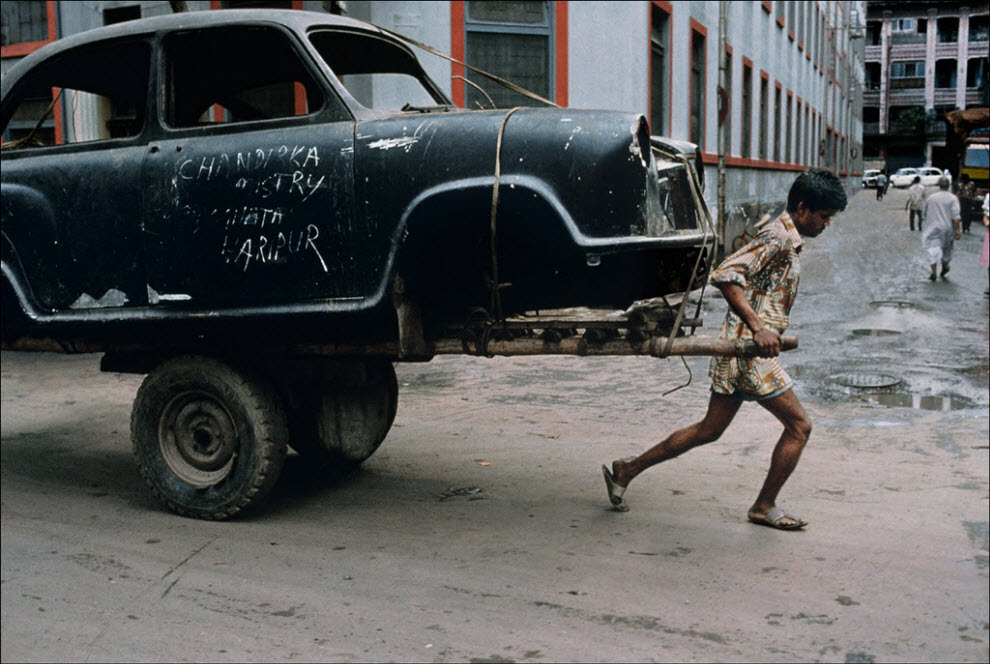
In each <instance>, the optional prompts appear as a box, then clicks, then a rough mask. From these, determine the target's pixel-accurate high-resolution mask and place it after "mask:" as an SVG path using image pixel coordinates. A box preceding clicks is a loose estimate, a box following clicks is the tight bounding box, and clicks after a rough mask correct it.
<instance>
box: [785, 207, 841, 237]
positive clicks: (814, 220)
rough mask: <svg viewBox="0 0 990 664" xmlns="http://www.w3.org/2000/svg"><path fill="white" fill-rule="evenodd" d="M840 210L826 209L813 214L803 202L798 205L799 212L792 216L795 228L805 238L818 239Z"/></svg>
mask: <svg viewBox="0 0 990 664" xmlns="http://www.w3.org/2000/svg"><path fill="white" fill-rule="evenodd" d="M838 212H839V211H838V210H835V209H829V208H825V209H823V210H815V211H814V212H812V211H811V210H810V209H809V208H808V207H807V206H806V205H805V204H804V203H803V202H802V203H798V207H797V210H796V211H795V212H794V214H793V215H792V219H793V220H794V226H795V227H796V228H797V229H798V233H800V234H801V235H804V236H805V237H818V236H819V235H821V233H822V231H823V230H825V229H826V228H828V226H829V224H831V223H832V217H834V216H835V215H836V214H838Z"/></svg>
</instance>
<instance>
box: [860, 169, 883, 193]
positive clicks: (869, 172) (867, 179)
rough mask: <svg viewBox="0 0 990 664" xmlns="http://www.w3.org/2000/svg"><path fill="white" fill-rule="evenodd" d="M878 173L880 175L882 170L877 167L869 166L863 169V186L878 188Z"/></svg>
mask: <svg viewBox="0 0 990 664" xmlns="http://www.w3.org/2000/svg"><path fill="white" fill-rule="evenodd" d="M878 175H880V171H879V170H877V169H875V168H868V169H866V170H865V171H863V186H864V187H866V188H867V189H876V188H877V176H878Z"/></svg>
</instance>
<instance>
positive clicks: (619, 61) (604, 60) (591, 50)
mask: <svg viewBox="0 0 990 664" xmlns="http://www.w3.org/2000/svg"><path fill="white" fill-rule="evenodd" d="M649 9H650V6H649V3H647V2H571V3H570V4H569V6H568V17H567V19H568V20H567V31H568V44H569V54H568V67H567V78H568V87H569V90H568V97H569V98H568V106H570V107H571V108H594V109H615V110H621V111H629V112H633V113H644V114H645V113H646V111H647V108H648V107H649V87H648V85H647V83H648V81H646V80H645V79H644V77H643V76H640V75H637V74H638V73H641V72H645V71H648V69H649V62H648V59H649V54H650V14H649Z"/></svg>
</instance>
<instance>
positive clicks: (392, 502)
mask: <svg viewBox="0 0 990 664" xmlns="http://www.w3.org/2000/svg"><path fill="white" fill-rule="evenodd" d="M904 196H905V195H904V193H903V192H901V191H898V190H894V189H892V190H891V191H890V193H889V194H888V197H887V198H886V199H885V200H884V201H883V202H881V203H878V202H877V201H875V200H874V197H873V193H872V192H864V193H862V194H859V195H857V196H856V197H854V198H853V199H852V201H851V204H850V207H849V210H848V211H847V212H845V213H843V214H842V215H841V216H839V217H838V218H837V220H836V223H835V224H834V225H833V227H832V228H830V229H828V230H826V232H825V233H824V234H823V235H822V236H821V237H820V238H817V239H813V240H810V241H809V242H808V249H807V252H806V253H805V255H804V257H803V259H802V283H801V289H800V294H799V296H798V300H797V304H796V307H795V310H794V312H793V317H792V323H793V326H792V329H791V331H790V332H791V333H793V334H796V335H797V336H798V337H799V338H800V340H801V345H800V348H799V349H798V350H795V351H791V352H788V353H786V354H785V355H784V357H783V358H782V361H783V362H784V364H785V366H786V367H787V368H788V371H789V372H790V373H791V374H792V375H793V376H794V377H795V378H796V379H797V381H798V385H797V388H796V389H797V391H798V394H799V396H800V397H801V399H802V400H803V401H804V403H805V406H806V408H807V410H808V412H809V414H810V415H811V417H812V419H813V420H814V422H815V430H814V433H813V434H812V439H811V442H810V444H809V447H808V449H807V450H806V452H805V454H804V457H803V458H802V461H801V464H800V465H799V467H798V469H797V471H796V472H795V474H794V476H793V477H792V478H791V480H790V482H789V483H788V485H787V486H786V487H785V489H784V491H783V493H782V495H781V502H782V504H784V505H785V506H787V507H789V508H790V509H792V510H794V511H795V512H797V513H798V514H799V515H801V516H802V517H804V518H807V519H808V520H809V521H810V525H809V527H808V529H807V530H806V531H804V532H797V533H794V532H790V533H786V532H780V531H773V530H770V529H767V528H761V527H758V526H754V525H752V524H749V523H748V522H747V521H746V519H745V513H746V509H747V507H748V506H749V504H750V503H751V502H752V500H753V497H754V495H755V493H756V491H757V488H758V486H759V483H760V482H761V481H762V478H763V475H764V473H765V469H766V465H767V461H768V457H769V453H770V450H771V448H772V443H773V440H774V439H775V438H776V436H777V435H778V432H779V426H778V425H777V423H776V422H775V421H774V420H773V418H772V417H771V416H769V415H768V414H767V413H765V412H763V411H762V409H760V408H759V407H758V406H755V405H746V406H744V407H743V409H742V410H741V412H740V415H739V416H738V417H737V419H736V421H735V422H734V423H733V425H732V426H731V427H730V429H729V430H728V431H727V432H726V434H725V436H724V437H723V439H722V440H720V441H718V442H717V443H715V444H712V445H710V446H707V447H704V448H701V449H697V450H693V451H692V452H690V453H688V454H686V455H684V456H683V457H681V458H679V459H676V460H673V461H671V462H670V463H668V464H664V465H662V466H660V467H659V468H655V469H653V470H651V471H649V472H648V473H646V474H644V475H643V476H642V477H641V478H639V479H638V480H637V481H636V482H635V483H634V484H633V485H632V486H631V487H630V490H629V492H628V493H627V497H628V502H629V503H630V505H631V506H632V510H631V511H630V512H628V513H617V512H613V511H611V510H609V509H608V507H607V504H606V499H605V494H604V490H603V482H602V478H601V472H600V470H599V466H600V465H601V464H602V463H605V462H608V461H609V460H611V459H613V458H616V457H622V456H627V455H629V454H634V453H637V452H639V451H641V450H642V449H643V448H644V447H646V446H648V445H650V444H652V443H654V442H656V440H658V439H659V438H661V437H662V436H663V435H665V434H666V433H667V432H669V431H670V430H671V429H673V428H675V427H677V426H681V425H683V424H686V423H688V422H690V421H692V420H693V419H696V418H698V417H700V416H701V414H702V413H703V410H704V404H705V403H706V401H707V393H708V386H707V380H706V375H705V371H706V368H707V360H705V359H704V358H693V359H689V360H688V361H687V363H686V365H685V364H682V363H681V361H680V360H678V359H667V360H655V359H648V358H630V357H623V358H601V357H599V358H586V359H582V358H560V357H536V358H509V359H505V358H500V359H492V360H488V359H478V358H467V357H444V358H437V359H435V360H434V361H432V362H429V363H426V364H409V365H400V366H399V367H398V375H399V382H400V402H399V412H398V415H397V418H396V422H395V426H394V428H393V430H392V431H391V432H390V434H389V436H388V438H387V439H386V441H385V444H384V445H383V446H382V448H381V450H379V451H378V452H377V453H376V454H375V455H374V456H373V457H372V458H371V459H369V460H368V461H367V462H366V463H365V464H364V466H363V468H362V470H361V471H360V472H358V473H356V474H353V475H350V476H348V477H346V478H340V477H333V476H326V475H324V474H321V473H320V472H319V471H318V470H316V469H314V468H313V467H312V466H311V465H310V464H307V463H306V462H305V460H303V459H302V458H301V457H298V456H296V455H292V456H290V457H289V459H288V461H287V465H286V468H285V471H284V473H283V476H282V478H281V480H280V481H279V483H278V485H277V486H276V487H275V489H274V491H273V493H272V495H271V496H270V499H269V501H268V503H267V504H266V506H265V507H264V509H262V510H260V511H259V512H257V513H255V514H253V515H249V516H246V517H244V518H242V519H238V520H235V521H232V522H226V523H211V522H203V521H196V520H190V519H183V518H180V517H177V516H174V515H172V514H170V513H168V512H165V511H163V510H162V509H161V508H160V506H159V505H158V504H157V503H156V502H155V501H154V499H153V498H152V497H151V496H150V493H149V491H148V490H147V489H146V487H145V486H144V485H143V483H142V481H141V480H140V478H139V477H138V475H137V473H136V471H135V469H134V464H133V461H132V460H131V457H130V450H129V442H128V441H129V434H128V418H129V412H130V404H131V400H132V399H133V397H134V393H135V391H136V389H137V386H138V385H139V384H140V377H136V376H127V375H116V374H100V373H98V371H97V367H98V361H99V358H98V357H95V356H81V357H59V356H53V355H49V354H27V353H4V354H3V362H2V408H3V417H2V439H0V452H2V464H0V470H2V485H0V486H2V512H0V515H2V516H0V530H2V538H0V547H2V586H0V587H2V602H0V608H2V612H0V615H2V629H0V649H2V659H3V661H81V660H96V661H190V660H192V661H300V660H301V661H347V662H350V661H355V662H356V661H436V662H449V661H450V662H452V661H470V662H541V661H542V662H548V661H704V662H708V661H767V662H777V661H780V662H789V661H809V662H811V661H826V662H873V661H876V662H880V661H933V662H934V661H939V662H986V661H987V659H988V656H990V649H988V643H990V631H988V630H990V618H988V548H990V543H988V539H990V532H988V522H990V515H988V499H990V482H988V475H990V464H988V443H987V441H988V436H990V389H988V300H987V298H985V297H984V295H983V290H984V289H985V288H986V278H987V275H986V271H985V270H984V269H982V268H980V267H979V266H978V255H979V249H980V242H981V240H982V235H981V233H982V229H980V228H979V227H975V226H974V228H973V230H974V233H973V235H971V236H964V237H963V238H962V240H961V241H960V242H959V243H958V246H957V249H956V257H955V259H954V261H953V264H952V271H951V273H950V275H949V279H948V280H945V281H941V280H940V281H938V282H937V283H934V284H933V283H931V282H929V281H928V279H927V274H928V267H927V266H926V265H925V263H924V257H923V253H922V251H921V247H920V237H919V234H918V233H917V232H915V233H911V232H910V231H909V230H908V229H907V213H906V212H903V205H904ZM703 311H704V318H705V321H706V326H707V327H706V328H705V329H704V330H703V331H704V332H705V333H708V334H713V333H714V331H715V329H716V328H717V326H718V322H719V319H720V318H721V316H722V314H723V313H724V303H723V302H721V301H720V299H719V298H717V297H715V296H713V294H712V291H708V293H707V294H706V295H705V297H704V298H703ZM688 370H690V372H691V380H690V384H688V385H687V386H686V387H684V388H683V389H680V390H678V391H675V392H673V393H671V394H669V395H668V396H665V397H661V396H660V395H661V394H662V393H663V392H665V391H667V390H669V389H671V388H674V387H677V386H679V385H682V384H684V383H686V382H688V377H689V376H688Z"/></svg>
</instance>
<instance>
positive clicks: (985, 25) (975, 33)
mask: <svg viewBox="0 0 990 664" xmlns="http://www.w3.org/2000/svg"><path fill="white" fill-rule="evenodd" d="M988 40H990V17H987V16H970V17H969V41H978V42H984V41H988Z"/></svg>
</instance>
